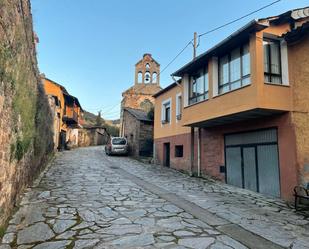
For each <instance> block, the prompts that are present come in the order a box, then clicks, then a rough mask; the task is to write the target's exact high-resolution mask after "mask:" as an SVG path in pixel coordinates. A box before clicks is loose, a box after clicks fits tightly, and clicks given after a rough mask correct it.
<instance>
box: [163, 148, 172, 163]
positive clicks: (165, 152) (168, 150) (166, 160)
mask: <svg viewBox="0 0 309 249" xmlns="http://www.w3.org/2000/svg"><path fill="white" fill-rule="evenodd" d="M170 160H171V147H170V143H164V144H163V165H164V166H166V167H170Z"/></svg>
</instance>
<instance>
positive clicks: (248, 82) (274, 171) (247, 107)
mask: <svg viewBox="0 0 309 249" xmlns="http://www.w3.org/2000/svg"><path fill="white" fill-rule="evenodd" d="M308 20H309V9H308V8H303V9H297V10H292V11H289V12H287V13H284V14H281V15H279V16H274V17H269V18H265V19H259V20H257V21H252V22H250V23H248V24H247V25H246V26H244V27H243V28H241V29H240V30H238V31H236V32H235V33H233V34H232V35H231V36H229V37H228V38H226V39H225V40H223V41H222V42H220V43H219V44H217V45H216V46H214V47H213V48H211V49H209V50H208V51H206V52H205V53H203V54H201V55H200V56H198V57H197V58H195V59H194V60H193V61H191V62H189V63H188V64H186V65H185V66H183V67H182V68H180V69H179V70H177V71H176V72H175V73H173V75H174V76H178V77H181V84H177V86H174V87H168V89H167V90H166V91H161V93H160V94H157V95H155V97H156V108H155V109H156V111H155V130H154V137H155V147H156V157H157V161H158V162H159V163H161V164H166V158H165V157H166V156H167V155H168V150H170V153H169V155H170V166H171V167H173V168H176V169H180V170H185V171H188V172H190V173H191V174H196V175H199V176H206V175H208V176H212V177H214V178H217V179H220V180H222V181H225V182H226V183H228V184H231V185H235V186H238V187H240V188H245V189H249V190H252V191H256V192H260V193H262V194H265V195H270V196H275V197H280V198H283V199H291V198H292V191H293V188H294V186H296V185H298V184H300V185H306V184H307V183H308V182H309V145H308V144H309V125H308V121H309V113H308V111H309V101H308V99H309V91H308V90H309V89H308V88H309V67H308V63H309V57H308V54H309V35H308ZM176 89H177V90H176ZM177 94H181V96H182V98H181V100H182V108H181V116H178V119H177V112H179V110H178V111H177V108H178V107H177V106H176V105H175V100H174V99H177ZM169 99H170V102H169ZM168 103H170V104H168ZM169 108H170V109H169ZM166 112H169V113H170V121H169V122H167V120H166V119H168V118H167V117H168V116H167V115H166ZM179 118H180V120H179ZM168 140H170V141H171V142H168ZM165 141H166V142H165ZM168 143H170V145H171V144H172V146H170V148H168V146H167V144H168ZM178 143H179V144H183V151H182V152H183V153H182V157H183V159H184V160H179V162H177V160H175V159H174V158H173V156H174V155H175V154H176V153H174V152H173V151H172V150H176V145H177V144H178ZM177 150H178V149H177ZM180 155H181V153H180ZM173 161H174V162H173Z"/></svg>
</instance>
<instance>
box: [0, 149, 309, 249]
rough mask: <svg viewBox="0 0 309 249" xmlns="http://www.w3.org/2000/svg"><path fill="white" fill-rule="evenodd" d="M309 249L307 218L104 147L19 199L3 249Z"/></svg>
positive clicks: (69, 158)
mask: <svg viewBox="0 0 309 249" xmlns="http://www.w3.org/2000/svg"><path fill="white" fill-rule="evenodd" d="M10 248H18V249H27V248H35V249H61V248H74V249H81V248H96V249H100V248H101V249H103V248H211V249H225V248H227V249H231V248H235V249H236V248H237V249H243V248H267V249H271V248H293V249H301V248H309V219H308V218H306V217H304V216H303V215H300V214H296V213H295V212H294V211H293V210H292V209H290V208H289V207H287V206H286V204H285V203H284V202H282V201H280V200H274V199H268V198H265V197H263V196H261V195H259V194H256V193H253V192H250V191H246V190H242V189H237V188H234V187H231V186H228V185H225V184H222V183H218V182H215V181H212V180H205V179H204V180H203V179H197V178H191V177H189V176H187V175H184V174H181V173H179V172H177V171H175V170H172V169H168V168H163V167H160V166H155V165H147V164H143V163H140V162H137V161H135V160H133V159H128V158H126V157H107V156H106V155H105V153H104V152H103V148H102V147H90V148H81V149H76V150H72V151H66V152H62V153H59V154H58V155H57V157H56V159H55V160H54V161H53V163H52V164H51V165H50V167H49V169H48V170H47V171H46V173H45V174H44V175H43V177H42V179H41V181H40V182H39V183H37V184H36V185H35V186H34V187H33V188H31V189H30V188H29V189H28V190H27V192H26V193H25V194H24V197H23V199H22V202H21V203H20V207H19V209H18V211H17V212H16V213H15V214H14V215H13V217H12V219H11V220H10V222H9V226H8V229H7V231H6V233H5V235H4V237H3V239H2V244H1V245H0V249H10Z"/></svg>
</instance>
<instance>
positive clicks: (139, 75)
mask: <svg viewBox="0 0 309 249" xmlns="http://www.w3.org/2000/svg"><path fill="white" fill-rule="evenodd" d="M138 84H155V85H158V86H160V64H159V63H158V62H156V61H155V60H154V59H153V58H152V56H151V54H144V55H143V58H142V59H141V60H140V61H139V62H137V63H136V64H135V85H138Z"/></svg>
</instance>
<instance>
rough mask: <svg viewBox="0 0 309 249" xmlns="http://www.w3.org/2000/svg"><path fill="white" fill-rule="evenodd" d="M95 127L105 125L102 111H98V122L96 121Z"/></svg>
mask: <svg viewBox="0 0 309 249" xmlns="http://www.w3.org/2000/svg"><path fill="white" fill-rule="evenodd" d="M95 125H97V126H102V125H103V119H102V117H101V111H98V115H97V117H96V120H95Z"/></svg>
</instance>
